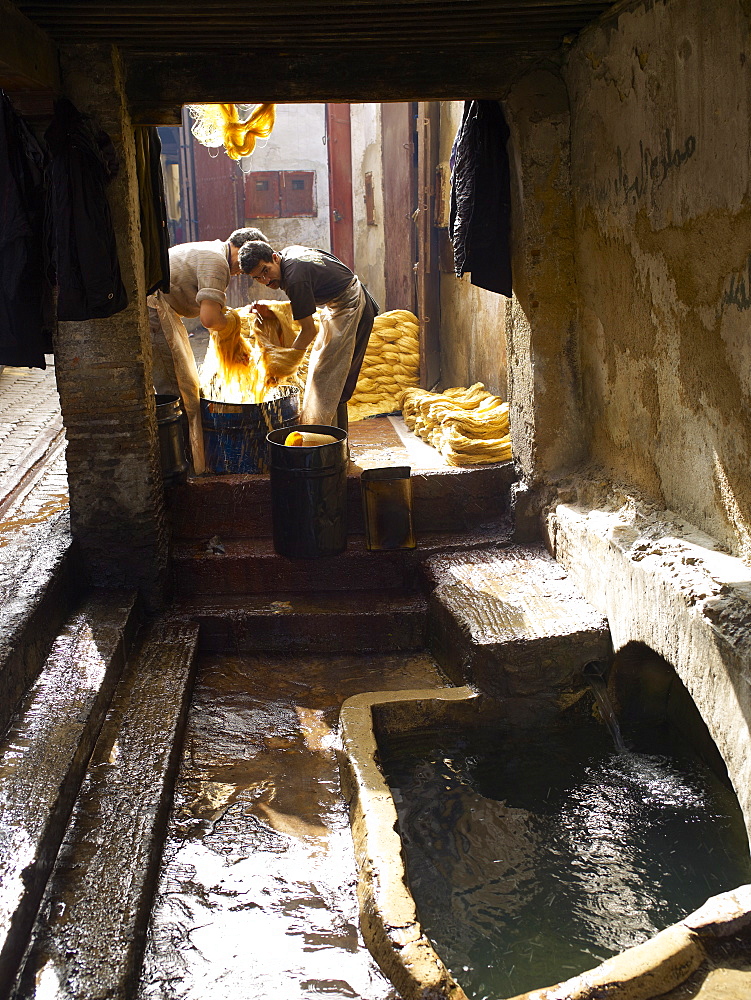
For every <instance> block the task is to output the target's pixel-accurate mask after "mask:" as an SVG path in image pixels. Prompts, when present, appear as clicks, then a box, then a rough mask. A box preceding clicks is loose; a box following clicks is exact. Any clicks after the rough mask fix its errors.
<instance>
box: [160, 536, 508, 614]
mask: <svg viewBox="0 0 751 1000" xmlns="http://www.w3.org/2000/svg"><path fill="white" fill-rule="evenodd" d="M510 534H511V529H510V526H509V525H507V524H503V525H501V526H498V527H493V528H491V529H489V530H486V531H479V530H476V531H474V532H471V533H463V534H456V533H452V532H434V533H431V534H423V535H422V536H420V537H419V538H418V544H417V547H416V548H414V549H392V550H390V551H375V552H370V551H368V549H367V547H366V544H365V538H364V536H363V535H359V536H358V535H355V536H350V538H349V539H348V540H347V548H346V550H345V551H344V552H342V553H340V554H339V555H336V556H322V557H320V558H317V559H288V558H286V557H283V556H279V555H277V553H276V552H275V551H274V546H273V543H272V540H271V539H270V538H257V539H252V540H251V539H244V538H229V539H226V540H225V539H223V538H221V536H219V535H215V536H214V538H213V540H211V542H210V543H209V544H207V543H206V542H205V541H203V540H202V541H200V542H197V541H183V542H178V543H177V544H176V545H175V546H174V547H173V552H172V573H173V583H174V592H175V595H176V596H177V597H178V598H180V597H191V596H197V595H199V594H205V595H207V596H209V597H212V596H213V595H217V594H268V593H270V592H271V593H273V592H275V591H280V590H281V591H295V592H300V591H316V592H319V593H320V592H325V591H349V590H384V589H390V588H393V589H399V590H414V589H416V588H417V586H418V574H419V569H420V565H421V563H422V562H423V561H424V560H425V559H426V558H427V557H428V556H430V555H433V554H435V553H439V552H450V551H453V550H455V549H467V548H472V547H473V546H476V545H492V544H497V545H500V544H509V539H510Z"/></svg>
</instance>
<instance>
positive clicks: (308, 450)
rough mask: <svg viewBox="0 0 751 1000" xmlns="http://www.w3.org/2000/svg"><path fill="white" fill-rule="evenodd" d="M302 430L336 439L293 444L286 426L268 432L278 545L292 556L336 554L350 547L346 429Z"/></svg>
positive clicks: (304, 426)
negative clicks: (326, 442) (331, 441)
mask: <svg viewBox="0 0 751 1000" xmlns="http://www.w3.org/2000/svg"><path fill="white" fill-rule="evenodd" d="M297 430H300V431H313V432H314V433H316V434H330V435H331V436H332V437H334V438H336V441H334V442H333V443H331V444H319V445H313V446H312V447H302V448H290V447H287V446H286V445H285V444H284V440H285V438H286V437H287V433H288V432H287V431H286V430H277V431H272V432H271V433H270V434H269V435H268V442H269V452H270V455H269V457H270V462H271V520H272V526H273V535H274V549H275V550H276V551H277V552H278V553H279V555H281V556H288V557H289V558H290V559H314V558H316V557H318V556H335V555H338V554H339V553H340V552H343V551H344V550H345V549H346V547H347V469H348V468H349V459H348V457H347V434H346V432H345V431H343V430H342V429H341V428H340V427H328V426H326V425H325V424H301V425H300V426H299V427H298V428H297Z"/></svg>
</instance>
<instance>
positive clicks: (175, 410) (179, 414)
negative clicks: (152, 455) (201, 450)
mask: <svg viewBox="0 0 751 1000" xmlns="http://www.w3.org/2000/svg"><path fill="white" fill-rule="evenodd" d="M154 399H155V401H156V423H157V430H158V432H159V462H160V465H161V469H162V481H163V482H164V484H165V485H166V486H174V485H175V484H176V483H184V482H185V481H186V479H187V478H188V459H187V456H186V453H185V435H184V433H183V411H182V408H181V405H180V404H181V402H182V400H181V399H180V397H179V396H170V395H160V394H156V395H155V397H154Z"/></svg>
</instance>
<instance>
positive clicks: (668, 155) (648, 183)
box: [608, 128, 696, 205]
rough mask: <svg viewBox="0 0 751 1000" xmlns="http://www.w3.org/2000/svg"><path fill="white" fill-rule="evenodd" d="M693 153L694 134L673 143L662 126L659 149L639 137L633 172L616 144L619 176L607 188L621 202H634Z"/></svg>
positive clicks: (645, 194)
mask: <svg viewBox="0 0 751 1000" xmlns="http://www.w3.org/2000/svg"><path fill="white" fill-rule="evenodd" d="M695 152H696V136H695V135H689V136H687V138H686V139H685V140H684V141H683V142H682V143H677V144H674V140H673V135H672V133H671V131H670V129H669V128H668V129H665V135H664V139H663V141H662V143H661V149H660V150H659V152H657V153H653V152H652V150H651V149H650V147H649V146H645V145H644V141H643V140H639V165H638V167H637V168H636V170H635V171H633V172H632V171H631V170H630V169H627V167H626V164H625V162H624V158H623V151H622V150H621V147H620V146H618V147H617V151H616V155H617V158H618V176H617V177H615V178H614V179H613V180H612V182H611V183H610V184H609V185H608V187H609V188H610V189H611V190H612V192H613V194H614V196H615V198H616V199H617V200H618V201H621V202H622V203H623V204H624V205H629V204H630V205H635V204H636V203H637V202H638V201H640V200H641V199H643V198H645V197H646V196H647V194H649V193H650V192H651V193H654V192H655V191H657V190H658V189H659V188H660V187H661V186H662V185H663V184H664V183H665V181H666V180H667V179H668V177H670V176H671V174H674V173H675V172H676V171H677V170H680V168H681V167H682V166H683V165H684V164H685V163H687V162H688V160H690V159H691V157H692V156H693V155H694V153H695Z"/></svg>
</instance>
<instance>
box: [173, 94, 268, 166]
mask: <svg viewBox="0 0 751 1000" xmlns="http://www.w3.org/2000/svg"><path fill="white" fill-rule="evenodd" d="M188 111H189V112H190V115H191V117H192V118H193V125H192V126H191V129H190V131H191V133H192V134H193V135H194V136H195V137H196V139H197V140H198V141H199V142H200V143H201V145H202V146H224V148H225V150H226V153H227V156H229V157H231V159H233V160H239V159H240V158H241V157H243V156H250V154H251V153H252V152H253V150H254V148H255V145H256V139H257V138H261V139H267V138H268V137H269V136H270V135H271V131H272V129H273V128H274V122H275V121H276V105H275V104H258V105H256V107H255V109H254V110H253V113H252V114H251V115H250V117H249V118H248V119H247V120H246V121H243V120H242V118H241V116H240V112H239V110H238V107H237V105H236V104H190V105H188Z"/></svg>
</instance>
